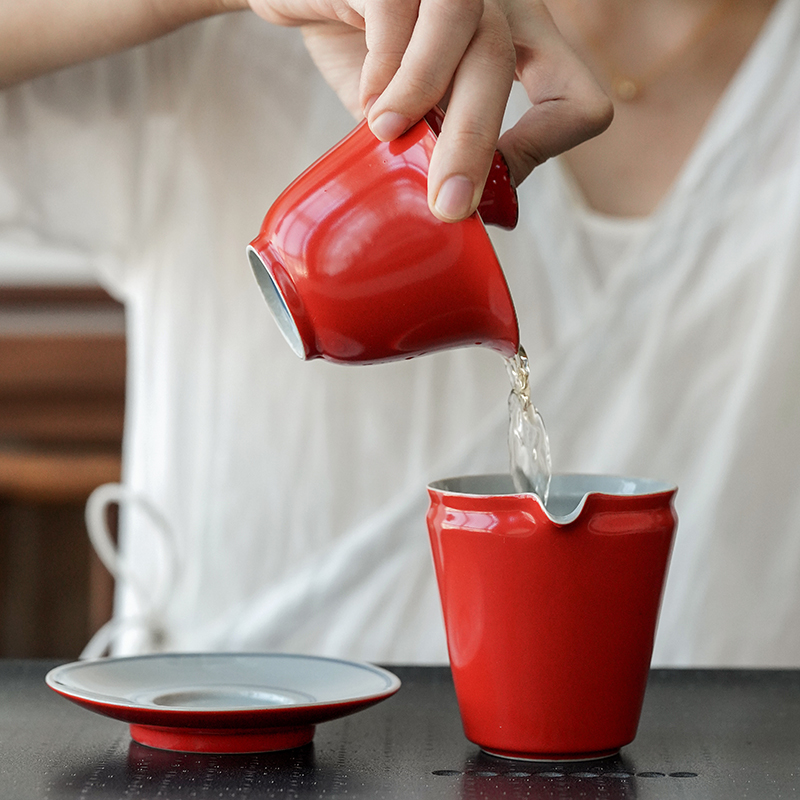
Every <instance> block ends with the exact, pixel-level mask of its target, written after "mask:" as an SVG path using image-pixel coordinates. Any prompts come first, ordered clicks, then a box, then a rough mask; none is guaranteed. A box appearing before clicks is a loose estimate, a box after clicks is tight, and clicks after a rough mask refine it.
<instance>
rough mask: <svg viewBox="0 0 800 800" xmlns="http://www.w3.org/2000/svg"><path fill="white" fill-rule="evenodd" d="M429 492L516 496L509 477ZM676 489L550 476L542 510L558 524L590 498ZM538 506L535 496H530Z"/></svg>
mask: <svg viewBox="0 0 800 800" xmlns="http://www.w3.org/2000/svg"><path fill="white" fill-rule="evenodd" d="M430 488H431V489H434V490H435V491H439V492H445V493H446V494H460V495H465V496H472V497H498V496H500V497H503V496H509V495H519V494H520V493H519V492H517V490H516V488H515V486H514V482H513V480H512V478H511V475H506V474H497V475H464V476H461V477H457V478H444V479H443V480H439V481H435V482H434V483H431V484H430ZM674 490H675V486H673V485H672V484H669V483H665V482H663V481H656V480H651V479H649V478H624V477H620V476H617V475H581V474H571V475H553V477H552V480H551V481H550V496H549V498H548V501H547V506H546V507H545V508H544V511H545V513H546V514H547V516H548V517H549V518H550V519H551V520H552V521H553V522H556V523H558V524H561V525H563V524H566V523H568V522H572V521H574V520H575V519H577V518H578V516H579V515H580V513H581V511H582V510H583V506H584V505H585V503H586V498H587V497H588V496H589V495H590V494H605V495H613V496H619V497H625V496H641V495H650V494H661V493H662V492H670V491H674ZM529 496H531V497H533V499H534V500H535V501H536V502H538V503H539V504H541V500H540V498H539V497H537V496H536V495H529Z"/></svg>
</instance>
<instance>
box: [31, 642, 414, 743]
mask: <svg viewBox="0 0 800 800" xmlns="http://www.w3.org/2000/svg"><path fill="white" fill-rule="evenodd" d="M45 680H46V681H47V685H48V686H49V687H50V688H51V689H53V690H54V691H56V692H58V693H59V694H60V695H62V696H63V697H66V698H67V699H68V700H72V702H74V703H77V704H78V705H80V706H83V707H84V708H88V709H89V710H90V711H95V712H97V713H98V714H104V715H105V716H108V717H113V718H114V719H118V720H122V721H123V722H128V723H130V731H131V738H132V739H133V740H134V741H136V742H139V743H140V744H144V745H148V746H149V747H157V748H159V749H162V750H180V751H185V752H203V753H254V752H265V751H269V750H287V749H289V748H292V747H300V746H301V745H304V744H307V743H308V742H310V741H311V740H312V738H313V737H314V726H315V725H316V724H317V723H320V722H326V721H327V720H331V719H336V718H337V717H343V716H345V715H347V714H352V713H354V712H356V711H359V710H361V709H363V708H366V707H367V706H371V705H373V704H375V703H378V702H380V701H381V700H384V699H386V698H387V697H390V696H391V695H393V694H394V693H395V692H396V691H397V690H398V689H399V688H400V680H399V679H398V678H397V677H396V676H395V675H393V674H392V673H391V672H388V671H387V670H385V669H381V668H380V667H376V666H373V665H372V664H361V663H356V662H352V661H340V660H337V659H331V658H320V657H316V656H301V655H286V654H273V653H243V654H239V653H213V654H212V653H208V654H206V653H188V654H187V653H176V654H163V655H151V656H133V657H128V658H102V659H97V660H93V661H76V662H74V663H72V664H65V665H63V666H60V667H56V668H55V669H53V670H51V671H50V672H49V673H48V674H47V677H46V678H45Z"/></svg>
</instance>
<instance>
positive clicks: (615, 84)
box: [576, 0, 731, 103]
mask: <svg viewBox="0 0 800 800" xmlns="http://www.w3.org/2000/svg"><path fill="white" fill-rule="evenodd" d="M730 2H731V0H719V2H717V3H716V4H715V5H714V7H713V8H712V9H711V10H710V11H709V12H708V13H707V14H706V15H705V16H704V17H703V18H702V19H701V20H700V21H699V22H698V23H697V25H696V26H695V28H694V30H692V31H691V33H690V34H689V36H687V37H686V39H684V40H683V41H682V42H681V43H680V44H679V45H678V46H677V47H676V48H674V49H673V50H671V51H670V52H668V53H666V54H665V55H664V56H663V57H662V58H660V59H659V60H658V61H656V62H655V64H652V65H651V66H650V68H649V69H647V70H645V71H644V72H642V73H640V74H639V75H635V76H634V75H631V74H630V73H628V72H626V71H625V70H623V69H621V68H620V66H619V65H618V64H617V63H615V62H614V61H613V60H612V59H611V58H609V56H608V53H607V52H606V49H605V47H604V46H603V43H602V41H601V40H600V37H598V36H596V35H593V34H588V33H586V32H584V31H580V30H579V33H580V34H581V35H582V36H583V39H584V41H585V42H586V44H587V45H588V46H589V48H590V49H591V50H592V52H593V54H594V55H595V57H596V58H597V59H598V60H599V61H601V62H603V65H604V67H605V70H606V72H607V73H608V77H609V81H610V84H611V92H612V93H613V95H614V96H615V97H616V98H617V100H622V101H623V102H626V103H630V102H632V101H633V100H638V99H639V98H640V97H641V96H642V95H643V94H644V92H645V90H646V89H647V87H648V86H649V85H650V84H652V83H654V82H655V81H657V80H658V79H659V78H660V77H662V75H664V74H665V73H667V72H669V70H670V69H671V68H672V66H673V65H674V64H675V63H676V62H677V61H678V60H679V59H680V57H681V56H682V55H683V54H684V53H686V51H687V50H689V49H690V48H692V47H693V46H694V45H696V44H697V43H698V42H700V41H702V40H703V39H704V38H705V37H706V36H707V35H708V34H709V33H711V31H712V30H713V29H714V27H715V26H716V25H717V23H718V22H719V21H720V20H721V19H722V17H723V16H724V14H725V11H726V10H727V8H728V6H729V5H730ZM576 27H579V26H576Z"/></svg>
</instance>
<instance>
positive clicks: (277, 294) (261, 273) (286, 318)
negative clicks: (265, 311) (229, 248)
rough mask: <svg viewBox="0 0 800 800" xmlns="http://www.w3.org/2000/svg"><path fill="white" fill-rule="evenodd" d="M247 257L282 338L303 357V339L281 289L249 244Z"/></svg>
mask: <svg viewBox="0 0 800 800" xmlns="http://www.w3.org/2000/svg"><path fill="white" fill-rule="evenodd" d="M247 258H248V259H249V260H250V266H251V267H252V269H253V274H254V275H255V276H256V281H257V282H258V286H259V288H260V289H261V294H263V295H264V299H265V300H266V301H267V306H268V307H269V310H270V311H271V312H272V316H273V318H274V319H275V322H276V323H277V324H278V328H279V330H280V332H281V333H282V334H283V338H284V339H286V341H287V342H288V343H289V347H291V348H292V350H293V351H294V352H295V354H296V355H298V356H299V357H300V358H302V359H305V349H304V348H303V340H302V339H301V338H300V331H298V330H297V325H295V322H294V320H293V319H292V315H291V312H290V311H289V306H288V305H287V304H286V300H285V299H284V297H283V295H282V294H281V290H280V289H279V288H278V285H277V284H276V283H275V281H274V280H273V278H272V275H271V274H270V271H269V270H268V269H267V265H266V264H265V263H264V261H263V259H262V258H261V256H260V255H259V254H258V252H257V251H256V250H255V249H254V248H253V247H252V246H251V245H248V247H247Z"/></svg>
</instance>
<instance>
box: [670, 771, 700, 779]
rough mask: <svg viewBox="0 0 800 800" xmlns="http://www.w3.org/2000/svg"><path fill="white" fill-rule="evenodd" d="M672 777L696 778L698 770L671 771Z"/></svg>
mask: <svg viewBox="0 0 800 800" xmlns="http://www.w3.org/2000/svg"><path fill="white" fill-rule="evenodd" d="M669 776H670V778H696V777H697V773H696V772H670V774H669Z"/></svg>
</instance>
